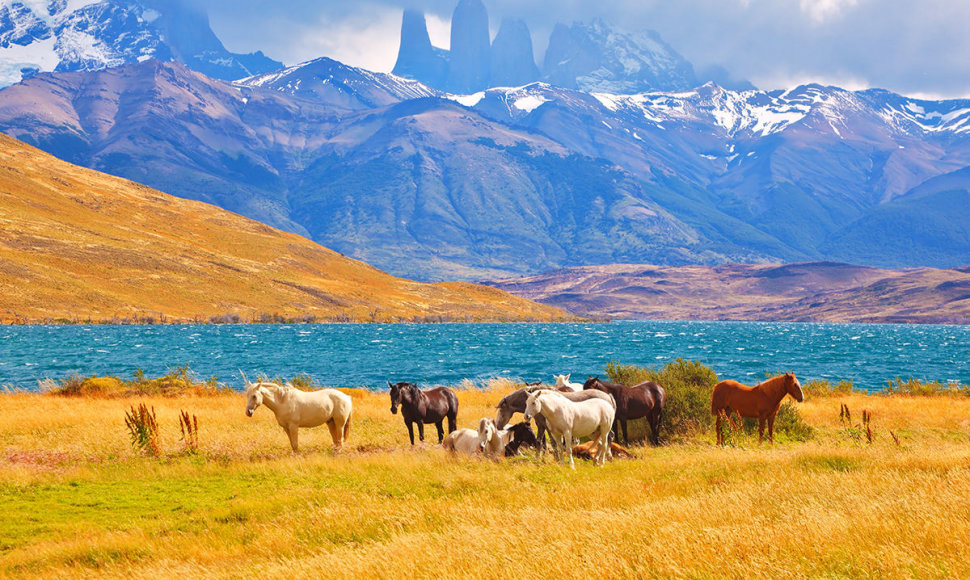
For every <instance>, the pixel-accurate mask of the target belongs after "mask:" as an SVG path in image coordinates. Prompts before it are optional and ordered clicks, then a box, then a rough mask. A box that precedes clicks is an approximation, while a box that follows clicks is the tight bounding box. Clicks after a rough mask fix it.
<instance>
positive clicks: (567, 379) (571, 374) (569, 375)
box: [566, 373, 573, 381]
mask: <svg viewBox="0 0 970 580" xmlns="http://www.w3.org/2000/svg"><path fill="white" fill-rule="evenodd" d="M571 376H573V373H569V374H568V375H566V381H569V377H571Z"/></svg>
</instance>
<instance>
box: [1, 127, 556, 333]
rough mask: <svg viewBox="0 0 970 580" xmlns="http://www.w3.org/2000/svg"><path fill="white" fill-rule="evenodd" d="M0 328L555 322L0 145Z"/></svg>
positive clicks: (495, 293) (492, 296) (491, 296)
mask: <svg viewBox="0 0 970 580" xmlns="http://www.w3.org/2000/svg"><path fill="white" fill-rule="evenodd" d="M0 287H2V288H4V291H3V292H2V293H0V322H8V323H9V322H42V321H57V320H61V321H74V322H78V321H80V322H84V321H89V320H90V321H94V322H101V321H125V320H129V321H146V320H155V321H180V320H196V321H198V320H209V319H210V318H215V319H218V320H229V321H233V320H241V321H250V320H273V321H276V320H282V319H296V320H312V319H315V320H362V321H369V320H376V321H391V320H414V319H420V320H534V319H535V320H564V319H570V318H571V317H570V316H569V315H567V314H566V313H564V312H563V311H561V310H559V309H556V308H554V307H548V306H543V305H540V304H536V303H534V302H530V301H529V300H526V299H523V298H518V297H515V296H512V295H510V294H507V293H505V292H503V291H500V290H496V289H494V288H490V287H485V286H478V285H474V284H468V283H439V284H425V283H419V282H413V281H410V280H405V279H402V278H396V277H394V276H391V275H389V274H387V273H385V272H382V271H380V270H378V269H376V268H374V267H371V266H368V265H367V264H364V263H362V262H359V261H357V260H353V259H350V258H347V257H345V256H343V255H341V254H339V253H337V252H334V251H331V250H329V249H327V248H324V247H321V246H319V245H317V244H315V243H313V242H311V241H309V240H307V239H305V238H303V237H300V236H298V235H296V234H291V233H285V232H282V231H279V230H276V229H273V228H271V227H269V226H266V225H264V224H261V223H259V222H255V221H252V220H250V219H247V218H244V217H241V216H238V215H236V214H233V213H230V212H228V211H225V210H222V209H220V208H217V207H215V206H211V205H208V204H205V203H202V202H198V201H190V200H184V199H179V198H176V197H172V196H170V195H167V194H164V193H161V192H159V191H156V190H153V189H150V188H148V187H145V186H142V185H138V184H136V183H133V182H130V181H127V180H125V179H121V178H117V177H112V176H109V175H105V174H102V173H98V172H96V171H92V170H90V169H85V168H81V167H78V166H75V165H71V164H69V163H67V162H64V161H60V160H58V159H56V158H54V157H52V156H50V155H48V154H46V153H43V152H41V151H39V150H37V149H34V148H33V147H30V146H28V145H25V144H24V143H21V142H19V141H17V140H15V139H12V138H10V137H6V136H0Z"/></svg>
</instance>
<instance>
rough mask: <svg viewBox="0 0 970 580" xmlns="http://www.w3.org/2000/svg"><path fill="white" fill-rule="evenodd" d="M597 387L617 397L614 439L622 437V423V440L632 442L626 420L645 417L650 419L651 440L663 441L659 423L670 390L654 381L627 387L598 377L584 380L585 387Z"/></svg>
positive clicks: (585, 388) (648, 420) (626, 442)
mask: <svg viewBox="0 0 970 580" xmlns="http://www.w3.org/2000/svg"><path fill="white" fill-rule="evenodd" d="M590 389H596V390H599V391H602V392H604V393H609V394H610V395H613V399H614V400H616V424H614V425H613V439H614V441H615V440H618V439H619V437H620V427H622V428H623V443H624V444H626V445H629V444H630V439H629V437H627V432H626V422H627V421H629V420H630V419H640V418H641V417H646V418H647V422H649V423H650V442H651V443H653V444H654V445H660V423H661V420H662V419H663V413H664V404H665V403H666V402H667V394H666V393H665V392H664V388H663V387H661V386H660V385H658V384H657V383H655V382H653V381H644V382H642V383H639V384H636V385H633V386H632V387H628V386H626V385H621V384H619V383H611V382H608V381H601V380H600V379H599V377H589V378H588V379H587V380H586V382H585V383H584V384H583V390H590Z"/></svg>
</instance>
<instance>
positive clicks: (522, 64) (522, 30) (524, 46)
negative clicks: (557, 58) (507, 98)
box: [490, 18, 539, 87]
mask: <svg viewBox="0 0 970 580" xmlns="http://www.w3.org/2000/svg"><path fill="white" fill-rule="evenodd" d="M491 65H492V74H491V82H490V84H491V85H492V86H493V87H518V86H522V85H525V84H528V83H531V82H533V81H536V80H538V79H539V67H537V66H536V62H535V56H534V54H533V52H532V35H531V34H530V33H529V26H528V25H527V24H526V23H525V22H524V21H522V20H512V19H509V18H506V19H503V20H502V26H501V27H500V28H499V30H498V34H497V35H495V40H494V41H492V63H491Z"/></svg>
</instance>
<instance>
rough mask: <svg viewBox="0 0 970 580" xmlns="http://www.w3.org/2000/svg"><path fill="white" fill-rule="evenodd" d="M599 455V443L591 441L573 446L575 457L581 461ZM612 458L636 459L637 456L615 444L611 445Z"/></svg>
mask: <svg viewBox="0 0 970 580" xmlns="http://www.w3.org/2000/svg"><path fill="white" fill-rule="evenodd" d="M597 453H599V441H593V440H590V441H587V442H586V443H580V444H579V445H575V446H573V456H575V457H578V458H580V459H592V458H593V457H595V456H596V454H597ZM610 457H621V458H623V459H636V455H634V454H632V453H630V450H629V449H627V448H626V447H623V446H622V445H617V444H616V443H613V442H611V443H610Z"/></svg>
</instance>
